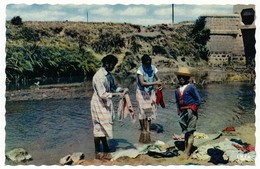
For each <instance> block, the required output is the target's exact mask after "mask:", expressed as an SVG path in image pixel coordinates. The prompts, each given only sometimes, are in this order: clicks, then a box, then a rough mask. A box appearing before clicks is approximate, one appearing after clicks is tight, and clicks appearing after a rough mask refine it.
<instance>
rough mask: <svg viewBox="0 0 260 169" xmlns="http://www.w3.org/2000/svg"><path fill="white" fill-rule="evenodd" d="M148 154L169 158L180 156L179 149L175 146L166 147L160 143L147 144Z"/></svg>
mask: <svg viewBox="0 0 260 169" xmlns="http://www.w3.org/2000/svg"><path fill="white" fill-rule="evenodd" d="M145 151H146V152H147V155H149V156H152V157H154V158H168V157H174V156H179V153H178V149H177V148H176V147H175V146H172V147H166V146H165V145H160V144H150V145H148V146H147V148H146V150H145Z"/></svg>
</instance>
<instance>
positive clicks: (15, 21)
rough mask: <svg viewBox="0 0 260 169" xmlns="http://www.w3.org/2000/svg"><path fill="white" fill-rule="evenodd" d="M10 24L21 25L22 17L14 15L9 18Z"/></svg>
mask: <svg viewBox="0 0 260 169" xmlns="http://www.w3.org/2000/svg"><path fill="white" fill-rule="evenodd" d="M11 24H13V25H22V24H23V22H22V18H21V17H20V16H15V17H13V18H12V19H11Z"/></svg>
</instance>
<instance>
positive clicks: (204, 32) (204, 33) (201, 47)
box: [190, 16, 210, 60]
mask: <svg viewBox="0 0 260 169" xmlns="http://www.w3.org/2000/svg"><path fill="white" fill-rule="evenodd" d="M205 18H206V17H204V16H200V17H199V18H198V19H197V20H196V22H195V24H194V25H193V29H192V31H191V34H190V36H191V37H192V38H193V40H194V42H195V44H194V46H195V49H196V52H195V53H196V54H195V56H196V57H199V58H201V59H204V60H208V54H209V51H208V49H207V47H206V44H207V42H208V41H209V39H210V30H209V29H208V28H206V27H205V24H206V21H205Z"/></svg>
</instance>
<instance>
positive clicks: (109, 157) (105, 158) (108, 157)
mask: <svg viewBox="0 0 260 169" xmlns="http://www.w3.org/2000/svg"><path fill="white" fill-rule="evenodd" d="M102 159H104V160H111V159H112V156H111V154H110V153H103V156H102Z"/></svg>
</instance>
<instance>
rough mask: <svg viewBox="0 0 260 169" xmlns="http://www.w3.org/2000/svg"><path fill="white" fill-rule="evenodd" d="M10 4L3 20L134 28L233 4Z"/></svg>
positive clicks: (213, 11)
mask: <svg viewBox="0 0 260 169" xmlns="http://www.w3.org/2000/svg"><path fill="white" fill-rule="evenodd" d="M173 9H174V18H173V19H172V4H171V3H168V4H161V5H160V4H157V5H156V4H147V5H146V4H130V5H125V4H115V5H111V4H106V5H102V4H97V5H96V4H93V5H91V4H89V5H88V4H84V3H82V4H53V5H52V4H47V3H46V4H13V3H10V4H9V3H8V4H7V5H6V20H11V19H12V18H13V17H14V16H20V17H21V18H22V21H65V20H68V21H83V22H115V23H125V22H126V23H131V24H137V25H144V26H147V25H154V24H161V23H164V24H171V23H172V22H174V23H178V22H182V21H195V20H196V19H197V18H198V17H199V16H201V15H212V14H213V15H214V14H218V15H222V14H223V15H230V14H233V5H210V4H209V5H197V4H194V5H190V4H174V8H173Z"/></svg>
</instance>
